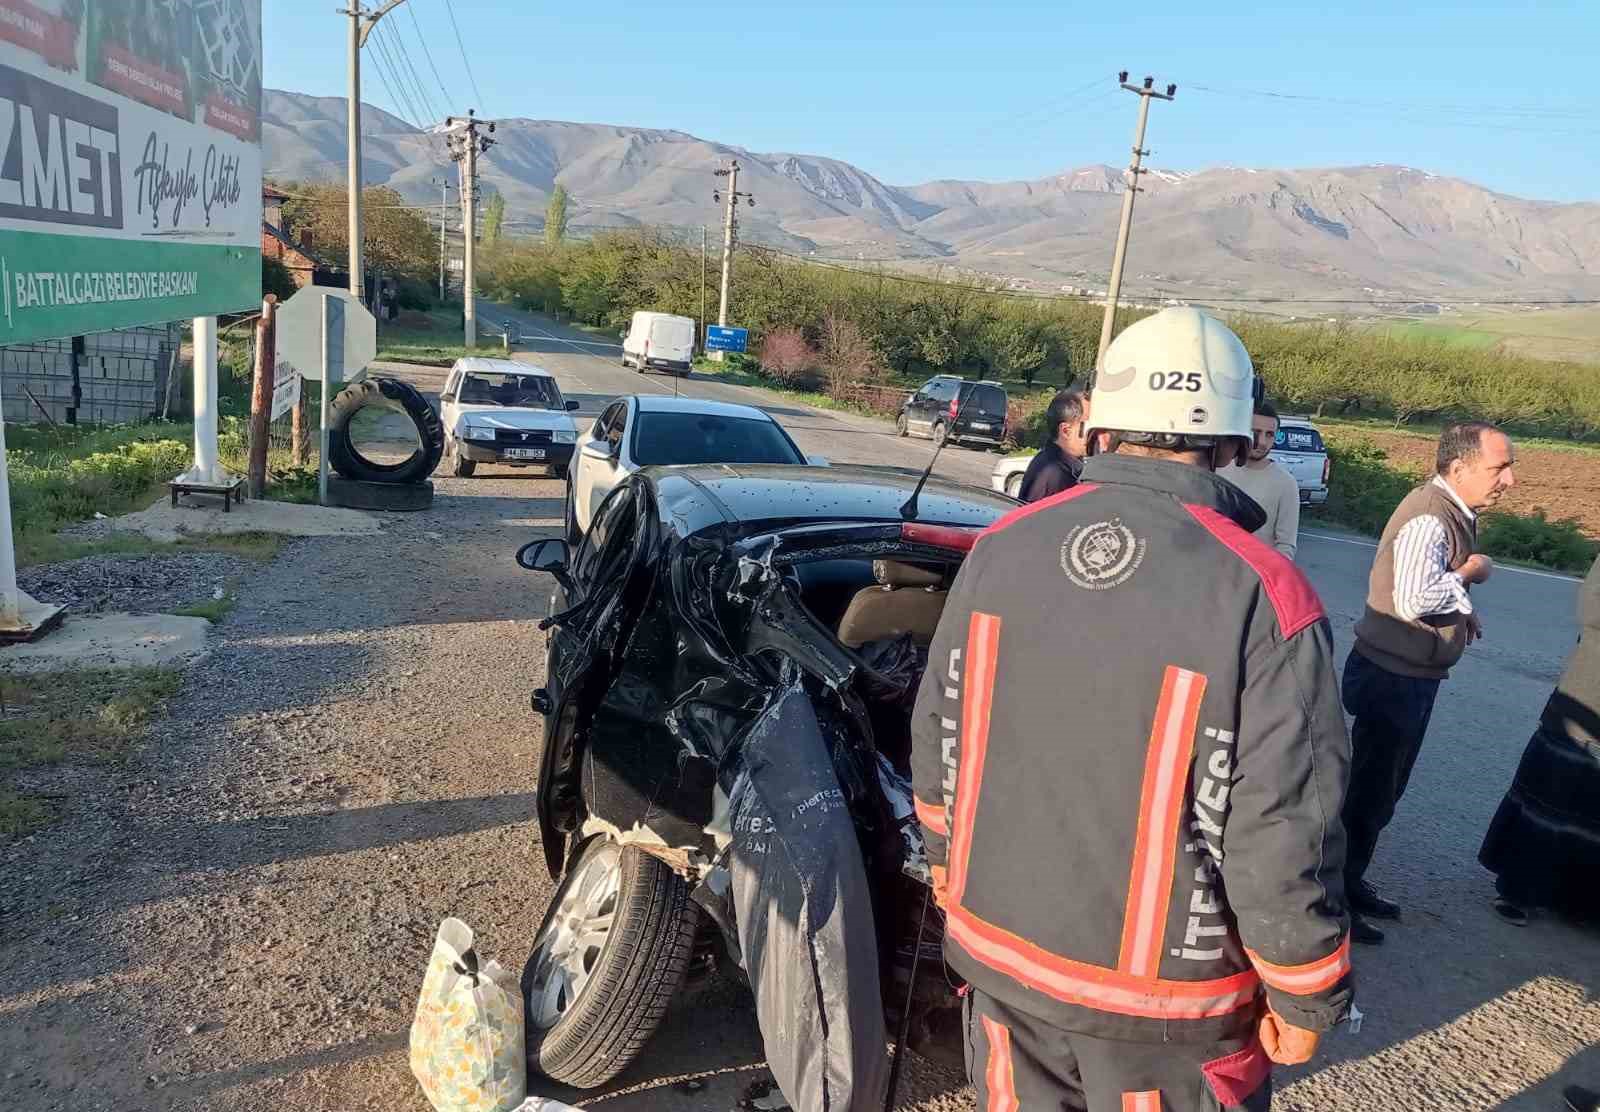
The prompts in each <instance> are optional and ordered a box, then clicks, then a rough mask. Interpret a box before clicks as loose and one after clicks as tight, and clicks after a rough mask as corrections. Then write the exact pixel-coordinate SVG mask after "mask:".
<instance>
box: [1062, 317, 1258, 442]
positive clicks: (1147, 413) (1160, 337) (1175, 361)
mask: <svg viewBox="0 0 1600 1112" xmlns="http://www.w3.org/2000/svg"><path fill="white" fill-rule="evenodd" d="M1255 388H1256V376H1255V367H1254V366H1253V365H1252V364H1251V362H1250V355H1249V353H1248V352H1246V351H1245V350H1244V345H1243V344H1242V343H1240V342H1239V337H1237V336H1235V335H1234V334H1233V331H1232V330H1231V329H1230V328H1229V327H1228V326H1227V325H1225V324H1223V323H1222V322H1221V321H1219V320H1217V318H1215V317H1212V316H1208V315H1206V314H1205V313H1202V312H1201V311H1200V310H1198V309H1190V308H1175V309H1163V310H1161V311H1160V312H1159V313H1156V314H1154V315H1153V316H1148V317H1145V318H1144V319H1142V320H1139V321H1135V322H1134V323H1133V324H1130V325H1129V326H1128V327H1127V328H1125V329H1123V330H1122V332H1121V333H1120V334H1118V336H1117V338H1116V339H1115V340H1113V341H1112V342H1111V344H1110V346H1109V347H1107V348H1106V354H1105V359H1104V361H1103V363H1102V365H1101V368H1100V373H1099V374H1098V375H1096V376H1095V381H1094V391H1093V393H1092V395H1091V397H1090V403H1089V421H1088V429H1087V432H1088V433H1089V435H1091V436H1092V435H1093V434H1094V433H1096V432H1117V433H1125V434H1133V435H1132V436H1130V437H1128V439H1133V440H1153V439H1154V440H1163V441H1166V440H1168V438H1175V437H1184V438H1185V439H1186V441H1187V442H1188V443H1189V444H1201V443H1206V442H1212V443H1214V442H1215V441H1217V440H1219V439H1221V438H1223V437H1229V436H1239V437H1244V438H1245V439H1247V440H1248V439H1249V438H1250V435H1251V433H1250V417H1251V414H1252V413H1253V412H1254V410H1255ZM1140 434H1144V435H1140ZM1171 443H1173V444H1176V441H1175V440H1174V441H1171Z"/></svg>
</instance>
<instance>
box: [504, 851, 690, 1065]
mask: <svg viewBox="0 0 1600 1112" xmlns="http://www.w3.org/2000/svg"><path fill="white" fill-rule="evenodd" d="M602 883H603V884H605V885H607V886H609V887H608V889H599V888H596V889H593V890H592V891H594V893H595V894H596V896H597V897H598V900H599V902H598V903H597V904H596V905H594V906H593V907H590V906H588V900H589V897H586V896H585V895H584V891H583V890H584V889H586V888H587V887H588V886H589V885H591V884H595V885H598V884H602ZM575 907H576V910H574V908H575ZM607 908H609V924H610V925H609V928H608V929H607V930H606V931H605V937H604V942H603V943H602V944H600V945H598V946H597V947H595V946H592V945H590V946H588V947H585V944H584V941H583V939H584V937H585V934H584V928H585V927H586V926H587V925H588V922H589V921H590V920H579V921H578V925H577V927H576V928H573V927H571V926H563V925H562V924H561V923H560V922H559V921H558V920H560V919H562V918H564V917H565V918H566V919H567V921H568V923H570V922H572V916H574V915H590V914H594V915H596V916H598V915H600V914H604V913H605V911H606V909H607ZM698 922H699V908H698V907H697V906H696V905H695V904H694V903H693V901H691V900H690V899H689V888H688V885H686V884H685V883H684V882H683V879H682V878H681V877H679V876H678V875H677V874H676V873H674V872H673V871H672V870H671V869H669V868H668V867H667V866H666V865H665V864H663V863H662V862H660V861H658V860H657V859H656V858H654V857H651V856H649V855H648V854H646V853H644V852H643V851H641V850H640V849H639V847H637V846H619V845H617V844H616V843H615V842H613V841H611V840H610V839H608V838H604V837H600V838H591V839H590V840H589V841H587V842H585V843H584V844H583V845H582V846H581V847H579V849H578V850H577V852H576V853H574V854H573V857H572V860H571V862H570V863H569V865H568V866H567V872H566V875H565V876H564V877H563V878H562V882H561V884H560V886H558V887H557V889H556V893H555V896H554V897H553V898H552V899H551V901H550V907H549V909H548V910H547V911H546V912H545V918H544V922H543V923H542V924H541V925H540V927H539V932H538V934H537V935H536V936H535V942H534V951H533V953H532V954H531V955H530V956H529V959H528V965H527V968H526V969H524V971H523V974H522V994H523V1001H524V1003H525V1005H526V1013H527V1049H528V1064H529V1066H530V1067H532V1068H534V1069H537V1070H538V1071H539V1072H540V1073H542V1074H544V1075H545V1076H546V1077H548V1078H551V1079H552V1080H554V1081H559V1082H561V1083H563V1084H565V1085H571V1086H572V1087H573V1088H577V1089H593V1088H596V1087H597V1086H600V1085H604V1084H605V1083H606V1082H607V1081H609V1080H611V1079H612V1078H613V1077H615V1076H616V1075H617V1074H619V1073H621V1072H622V1071H623V1069H625V1068H626V1067H627V1065H628V1064H629V1063H630V1062H632V1061H633V1060H634V1058H636V1057H638V1055H639V1052H640V1051H641V1050H643V1049H644V1046H645V1043H647V1042H648V1041H649V1040H650V1036H651V1035H653V1034H655V1031H656V1028H657V1027H659V1026H660V1025H661V1020H662V1018H663V1017H664V1016H665V1015H666V1012H667V1005H668V1004H669V1003H670V1002H671V1000H672V998H673V996H674V995H675V994H676V993H677V991H678V989H679V987H680V986H681V985H682V984H683V979H684V975H685V974H686V973H687V972H688V968H689V958H690V954H691V951H692V948H693V944H694V936H695V928H696V926H697V924H698ZM563 930H565V931H566V932H567V934H568V936H569V938H568V942H569V943H570V947H569V949H568V950H567V956H565V957H564V958H554V957H552V953H553V947H557V946H560V945H561V944H562V941H563V939H562V931H563ZM595 933H596V932H594V931H592V930H591V931H590V932H589V933H588V937H589V938H591V939H592V938H593V937H594V934H595ZM573 934H576V935H577V938H576V939H572V938H570V936H571V935H573ZM574 951H579V952H576V953H574ZM572 965H580V966H581V967H582V968H583V970H584V974H583V976H584V979H583V981H582V983H581V984H580V985H579V986H578V988H577V991H576V994H575V995H573V996H571V997H564V994H565V992H567V991H569V990H570V987H571V981H570V980H566V979H565V978H564V972H565V971H566V970H568V969H570V967H571V966H572ZM562 999H565V1004H564V1005H563V1004H562V1003H561V1001H562ZM554 1014H559V1018H557V1019H555V1021H554V1022H553V1023H550V1022H548V1021H549V1020H550V1018H551V1016H552V1015H554Z"/></svg>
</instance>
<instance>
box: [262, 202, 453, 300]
mask: <svg viewBox="0 0 1600 1112" xmlns="http://www.w3.org/2000/svg"><path fill="white" fill-rule="evenodd" d="M285 192H287V193H291V194H293V195H294V196H293V197H292V198H291V199H290V200H288V201H285V202H284V205H283V220H284V223H285V224H286V225H288V227H290V228H292V229H294V230H295V231H296V232H300V231H309V232H310V233H311V237H312V239H311V242H312V244H313V250H314V251H315V252H316V253H317V254H318V255H320V256H321V257H323V258H325V259H327V260H328V262H329V263H331V264H334V265H343V263H344V261H345V260H346V259H348V258H349V257H350V234H349V230H350V224H349V218H348V208H347V198H348V194H347V193H346V192H345V188H344V186H342V185H334V184H328V183H317V182H299V183H295V184H293V185H289V186H287V187H286V188H285ZM361 200H362V210H361V211H362V222H363V225H364V232H365V239H366V242H365V244H364V247H365V253H364V254H363V256H362V258H363V261H364V263H365V265H366V266H367V267H369V268H371V267H377V268H378V269H379V270H381V271H382V272H383V273H384V274H385V275H386V276H388V277H391V278H394V277H399V278H416V279H419V280H429V279H432V278H433V277H434V275H435V274H436V273H437V267H438V265H439V254H438V251H439V241H438V239H437V237H436V236H435V235H434V231H433V229H432V228H431V227H429V226H428V222H427V221H426V220H424V219H423V218H422V215H421V213H420V211H419V210H418V209H417V208H415V207H413V206H411V205H407V204H406V203H405V198H403V197H401V196H400V194H399V193H397V192H395V191H394V190H393V189H389V188H387V187H386V186H368V187H367V188H366V189H363V190H362V191H361Z"/></svg>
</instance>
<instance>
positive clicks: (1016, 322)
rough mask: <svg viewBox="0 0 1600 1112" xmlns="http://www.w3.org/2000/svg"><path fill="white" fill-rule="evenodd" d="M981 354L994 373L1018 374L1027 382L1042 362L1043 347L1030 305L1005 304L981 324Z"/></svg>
mask: <svg viewBox="0 0 1600 1112" xmlns="http://www.w3.org/2000/svg"><path fill="white" fill-rule="evenodd" d="M981 339H982V345H983V351H984V355H985V356H986V357H987V358H988V360H989V365H990V367H992V368H993V369H994V371H995V373H997V374H999V375H1001V376H1002V377H1004V376H1006V375H1011V374H1016V375H1021V376H1022V380H1023V381H1024V382H1026V383H1028V384H1030V385H1032V383H1033V376H1034V375H1035V374H1036V373H1038V370H1039V368H1040V367H1042V366H1044V361H1045V356H1046V354H1047V349H1046V346H1045V337H1044V331H1043V329H1041V328H1040V327H1039V320H1038V318H1037V317H1036V316H1035V314H1034V313H1033V310H1032V309H1031V308H1030V307H1023V306H1018V307H1015V308H1013V307H1009V306H1008V307H1007V308H1005V309H1003V310H1002V311H1001V313H1000V315H998V316H993V317H990V318H989V319H988V320H987V321H985V322H984V324H983V329H982V337H981Z"/></svg>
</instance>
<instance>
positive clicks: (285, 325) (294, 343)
mask: <svg viewBox="0 0 1600 1112" xmlns="http://www.w3.org/2000/svg"><path fill="white" fill-rule="evenodd" d="M377 355H378V320H377V318H376V317H374V316H373V315H372V313H371V312H370V311H368V309H367V308H366V306H364V305H362V304H361V302H360V300H358V299H357V298H356V296H355V295H354V294H352V293H351V292H350V291H349V290H340V289H334V288H332V287H331V286H307V287H305V289H303V290H301V291H299V292H298V293H296V294H295V295H294V296H293V297H291V298H290V299H289V300H288V301H285V302H284V303H283V306H282V307H281V308H280V309H279V310H278V350H277V358H278V366H277V367H275V368H274V375H275V376H279V375H284V374H286V373H289V372H298V373H299V376H300V377H303V378H308V379H310V380H311V381H312V382H318V383H321V384H322V388H321V394H322V401H321V411H322V421H321V425H322V433H321V439H320V440H319V444H320V448H319V449H318V452H317V500H318V501H319V502H321V503H322V504H323V505H327V502H328V404H329V402H330V401H331V400H332V398H333V390H334V387H336V386H340V385H343V384H344V383H347V382H360V381H361V379H362V377H363V376H364V375H365V374H366V368H367V364H368V363H371V362H372V361H373V359H375V358H377ZM285 368H287V371H286V370H285ZM296 391H297V393H298V388H296ZM273 408H274V409H276V408H277V399H276V394H274V401H273Z"/></svg>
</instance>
